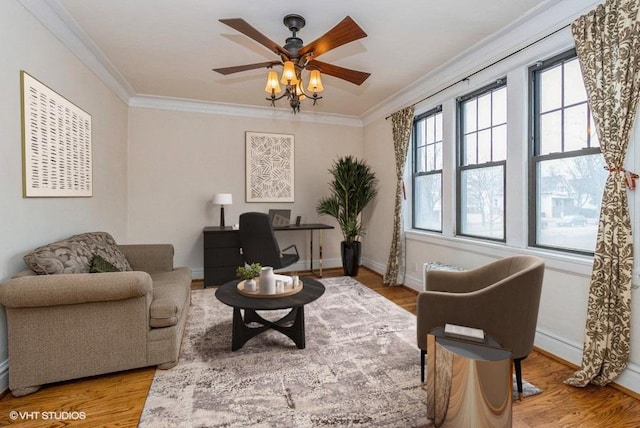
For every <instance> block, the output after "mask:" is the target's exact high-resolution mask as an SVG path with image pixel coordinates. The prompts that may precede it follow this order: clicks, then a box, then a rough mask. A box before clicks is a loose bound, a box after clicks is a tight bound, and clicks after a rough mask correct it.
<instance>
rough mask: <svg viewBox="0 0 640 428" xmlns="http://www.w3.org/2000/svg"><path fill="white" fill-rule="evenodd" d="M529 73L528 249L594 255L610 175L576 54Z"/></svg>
mask: <svg viewBox="0 0 640 428" xmlns="http://www.w3.org/2000/svg"><path fill="white" fill-rule="evenodd" d="M529 73H530V94H531V98H532V103H531V105H532V109H531V118H530V129H531V136H532V138H531V141H532V146H531V150H530V153H531V157H530V171H529V177H530V179H529V181H530V184H531V195H532V196H533V198H532V199H533V204H530V205H531V206H530V207H529V243H530V245H533V246H538V247H546V248H552V249H561V250H568V251H574V252H579V253H593V251H594V249H595V242H596V234H597V229H598V215H599V212H600V201H601V198H602V191H603V188H604V182H605V180H606V177H607V171H606V170H605V169H604V159H603V156H602V155H601V153H600V145H599V141H598V135H597V134H596V132H595V126H594V124H593V118H592V117H591V111H590V109H589V105H588V104H587V93H586V90H585V88H584V82H583V79H582V73H581V71H580V64H579V62H578V59H577V57H576V53H575V50H572V51H569V52H566V53H564V54H562V55H559V56H557V57H554V58H551V59H549V60H547V61H544V62H541V63H538V64H536V65H535V66H533V67H531V68H530V70H529Z"/></svg>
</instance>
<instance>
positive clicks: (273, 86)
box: [264, 71, 280, 94]
mask: <svg viewBox="0 0 640 428" xmlns="http://www.w3.org/2000/svg"><path fill="white" fill-rule="evenodd" d="M264 90H265V92H267V93H269V94H274V93H276V92H280V83H278V72H277V71H270V72H269V74H268V75H267V86H265V88H264Z"/></svg>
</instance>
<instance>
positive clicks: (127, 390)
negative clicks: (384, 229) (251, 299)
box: [0, 268, 640, 428]
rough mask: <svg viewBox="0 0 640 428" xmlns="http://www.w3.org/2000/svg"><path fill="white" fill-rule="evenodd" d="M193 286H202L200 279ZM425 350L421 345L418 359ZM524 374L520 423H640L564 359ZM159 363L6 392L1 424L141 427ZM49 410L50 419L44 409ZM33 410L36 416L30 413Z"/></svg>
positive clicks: (539, 358) (398, 297)
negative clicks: (581, 383)
mask: <svg viewBox="0 0 640 428" xmlns="http://www.w3.org/2000/svg"><path fill="white" fill-rule="evenodd" d="M340 275H342V272H341V270H340V269H335V270H325V277H331V276H340ZM356 279H357V280H358V281H360V282H361V283H363V284H365V285H367V286H368V287H370V288H371V289H373V290H375V291H376V292H378V293H380V294H381V295H383V296H385V297H387V298H388V299H390V300H392V301H393V302H395V303H397V304H398V305H400V306H402V307H403V308H405V309H406V310H408V311H410V312H412V313H415V309H416V304H415V303H416V293H415V291H413V290H410V289H407V288H405V287H385V286H384V285H383V284H382V278H381V277H380V276H379V275H378V274H376V273H374V272H372V271H370V270H368V269H364V268H363V269H361V270H360V273H359V275H358V276H357V277H356ZM193 288H202V282H201V281H194V285H193ZM418 358H419V353H418V351H417V350H416V359H418ZM522 369H523V377H524V378H525V379H526V380H528V381H529V382H531V383H533V384H534V385H536V386H538V387H539V388H541V389H542V390H543V392H542V394H540V395H537V396H533V397H529V398H525V399H524V400H523V401H521V402H515V403H514V404H513V426H514V427H523V428H525V427H554V428H557V427H578V426H579V427H581V428H583V427H608V428H613V427H634V428H635V427H638V426H640V401H639V400H637V399H635V398H633V397H631V396H629V395H627V394H625V393H623V392H621V391H619V390H617V389H614V388H612V387H608V386H607V387H595V386H588V387H586V388H584V389H576V388H573V387H569V386H566V385H564V384H563V383H562V382H563V380H564V379H566V378H567V377H568V376H569V375H571V374H572V373H573V371H574V369H575V367H569V366H568V365H565V364H562V363H560V362H558V361H556V360H554V359H552V358H549V357H548V356H545V355H543V354H542V353H540V352H537V351H534V352H533V353H532V354H531V355H530V356H529V357H528V358H527V359H526V360H524V361H523V362H522ZM154 373H155V369H154V368H146V369H139V370H130V371H127V372H122V373H116V374H110V375H104V376H96V377H93V378H89V379H83V380H76V381H69V382H63V383H58V384H53V385H48V386H45V387H43V388H42V389H41V390H40V391H38V392H36V393H35V394H32V395H29V396H26V397H21V398H15V397H13V396H12V395H11V394H6V395H5V396H4V397H3V398H2V400H0V426H21V427H43V426H60V427H61V426H73V427H77V426H86V427H98V426H104V427H107V426H110V427H135V426H137V424H138V420H139V418H140V413H141V412H142V409H143V407H144V402H145V399H146V396H147V392H148V391H149V387H150V385H151V381H152V380H153V375H154ZM11 411H15V412H22V413H23V414H22V416H23V418H22V419H21V418H19V420H17V421H11V420H10V412H11ZM65 411H66V412H83V413H78V414H76V416H81V415H83V414H84V419H83V420H76V421H72V422H69V421H68V420H67V421H58V422H56V421H55V420H54V419H52V418H55V417H59V416H65V415H64V414H61V413H60V412H65ZM36 412H57V414H53V413H47V417H49V419H47V420H44V414H43V413H41V414H40V415H38V416H39V417H38V418H37V419H36V416H35V414H36ZM28 416H31V417H32V419H30V420H29V419H24V418H25V417H28Z"/></svg>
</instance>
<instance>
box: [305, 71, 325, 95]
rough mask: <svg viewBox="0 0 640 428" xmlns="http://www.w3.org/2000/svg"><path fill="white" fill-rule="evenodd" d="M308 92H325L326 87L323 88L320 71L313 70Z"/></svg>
mask: <svg viewBox="0 0 640 428" xmlns="http://www.w3.org/2000/svg"><path fill="white" fill-rule="evenodd" d="M307 90H308V91H309V92H316V93H317V92H322V91H324V86H322V80H321V79H320V71H318V70H311V75H310V76H309V86H307Z"/></svg>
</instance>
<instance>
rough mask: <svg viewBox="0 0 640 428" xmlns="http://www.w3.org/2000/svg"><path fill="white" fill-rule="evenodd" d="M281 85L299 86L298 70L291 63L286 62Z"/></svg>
mask: <svg viewBox="0 0 640 428" xmlns="http://www.w3.org/2000/svg"><path fill="white" fill-rule="evenodd" d="M280 83H282V84H283V85H297V84H298V78H297V77H296V68H295V66H294V65H293V62H291V61H285V62H284V69H283V70H282V79H280Z"/></svg>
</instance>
